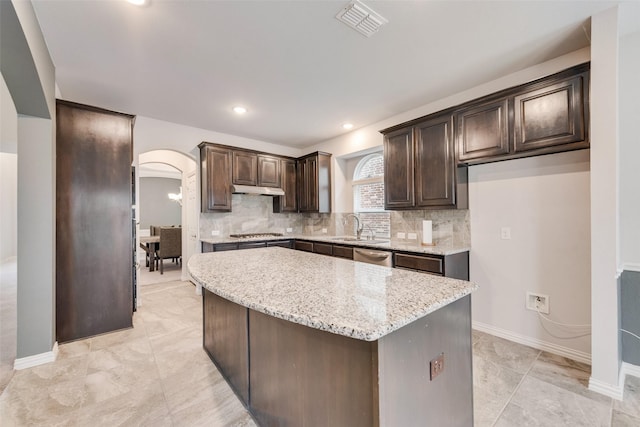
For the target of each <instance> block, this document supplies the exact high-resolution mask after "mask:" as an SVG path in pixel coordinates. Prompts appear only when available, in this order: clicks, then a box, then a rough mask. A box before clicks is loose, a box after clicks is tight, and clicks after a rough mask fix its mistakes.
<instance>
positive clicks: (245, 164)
mask: <svg viewBox="0 0 640 427" xmlns="http://www.w3.org/2000/svg"><path fill="white" fill-rule="evenodd" d="M232 182H233V184H236V185H254V186H255V185H257V184H258V155H257V154H256V153H252V152H248V151H234V152H233V181H232Z"/></svg>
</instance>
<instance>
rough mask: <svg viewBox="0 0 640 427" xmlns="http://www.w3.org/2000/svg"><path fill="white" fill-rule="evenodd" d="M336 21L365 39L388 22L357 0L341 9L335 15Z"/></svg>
mask: <svg viewBox="0 0 640 427" xmlns="http://www.w3.org/2000/svg"><path fill="white" fill-rule="evenodd" d="M336 19H337V20H338V21H342V22H344V23H345V24H346V25H348V26H349V27H351V28H353V29H354V30H356V31H357V32H359V33H360V34H362V35H364V36H365V37H371V36H372V35H374V34H375V33H377V32H378V30H379V29H380V27H382V26H383V25H384V24H386V23H387V22H389V21H387V20H386V19H385V18H383V17H382V16H380V15H379V14H378V13H376V12H375V11H373V10H372V9H371V8H370V7H369V6H366V5H364V4H363V3H360V2H359V1H358V0H354V1H352V2H351V3H349V4H348V5H346V6H345V7H344V8H342V10H341V11H340V12H338V14H337V15H336Z"/></svg>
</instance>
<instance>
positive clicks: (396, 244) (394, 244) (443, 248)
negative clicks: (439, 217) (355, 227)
mask: <svg viewBox="0 0 640 427" xmlns="http://www.w3.org/2000/svg"><path fill="white" fill-rule="evenodd" d="M339 237H340V236H309V235H304V234H286V235H284V236H276V237H266V238H265V237H257V238H251V239H245V238H243V239H239V238H237V237H212V238H203V239H200V241H201V242H205V243H211V244H217V243H236V242H260V241H266V240H289V239H298V240H310V241H314V242H323V243H333V244H336V245H347V246H362V247H367V248H371V249H381V250H394V251H405V252H413V253H417V254H431V255H453V254H457V253H461V252H469V251H470V250H471V247H469V246H467V245H435V246H422V245H420V244H419V243H410V242H407V241H397V240H389V242H387V243H378V244H371V243H367V241H366V240H360V241H348V242H344V241H340V240H336V239H337V238H339ZM381 240H382V239H381ZM384 240H388V239H384Z"/></svg>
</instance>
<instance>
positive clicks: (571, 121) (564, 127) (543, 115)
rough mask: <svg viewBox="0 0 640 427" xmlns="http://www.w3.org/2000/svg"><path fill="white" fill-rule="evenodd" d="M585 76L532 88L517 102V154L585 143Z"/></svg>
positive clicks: (524, 92)
mask: <svg viewBox="0 0 640 427" xmlns="http://www.w3.org/2000/svg"><path fill="white" fill-rule="evenodd" d="M584 91H585V76H584V75H579V76H575V77H572V78H568V79H563V80H561V81H559V82H557V83H553V82H551V83H550V84H548V85H545V86H544V87H542V88H535V86H534V88H531V89H530V90H525V91H523V92H521V93H519V94H517V95H516V96H515V98H514V118H515V124H514V125H515V137H514V152H515V153H518V152H522V151H528V150H536V149H539V148H545V147H552V146H558V145H563V144H571V143H576V142H581V141H584V140H585V135H586V131H587V130H586V127H585V124H586V117H585V108H586V106H585V103H584Z"/></svg>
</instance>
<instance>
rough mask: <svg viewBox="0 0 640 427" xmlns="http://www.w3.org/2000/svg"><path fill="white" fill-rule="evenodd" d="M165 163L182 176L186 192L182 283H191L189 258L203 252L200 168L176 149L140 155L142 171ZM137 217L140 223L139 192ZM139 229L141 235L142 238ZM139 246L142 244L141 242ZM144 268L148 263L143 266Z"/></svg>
mask: <svg viewBox="0 0 640 427" xmlns="http://www.w3.org/2000/svg"><path fill="white" fill-rule="evenodd" d="M150 164H161V165H167V166H170V167H171V169H169V168H165V171H167V172H168V171H169V170H175V171H176V172H177V173H176V174H175V175H174V176H176V177H178V176H179V179H180V182H181V189H182V193H181V194H182V203H181V219H182V221H181V223H182V259H183V263H182V275H181V280H189V274H188V273H187V268H186V265H187V261H188V260H189V257H191V255H193V254H194V253H197V252H200V251H199V245H198V235H199V232H198V228H199V227H198V212H199V206H198V197H197V194H198V191H197V179H196V166H197V163H196V161H195V159H193V158H192V157H191V156H189V155H187V154H184V153H180V152H178V151H173V150H152V151H147V152H145V153H141V154H140V155H139V156H138V168H137V169H138V170H139V169H140V167H143V166H144V165H150ZM136 188H140V174H139V172H138V171H137V172H136ZM136 193H137V194H136V207H137V212H136V218H137V221H138V222H139V218H140V215H141V213H142V212H140V211H139V209H140V202H139V200H140V199H139V197H140V195H139V192H136ZM142 214H144V213H142ZM139 231H140V230H138V235H139ZM137 245H139V243H137ZM143 265H144V264H143Z"/></svg>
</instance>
